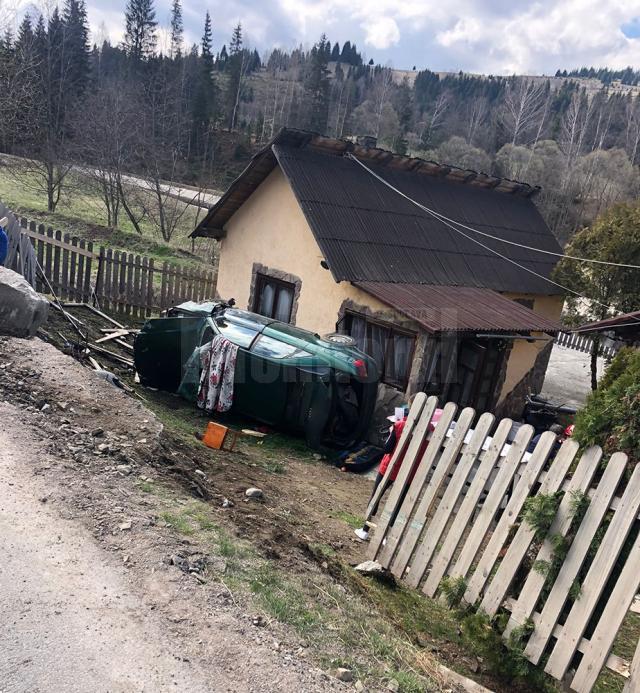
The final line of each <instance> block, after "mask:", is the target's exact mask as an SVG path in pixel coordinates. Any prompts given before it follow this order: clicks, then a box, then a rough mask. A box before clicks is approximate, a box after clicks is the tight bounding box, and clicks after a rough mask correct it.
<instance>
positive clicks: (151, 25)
mask: <svg viewBox="0 0 640 693" xmlns="http://www.w3.org/2000/svg"><path fill="white" fill-rule="evenodd" d="M124 17H125V36H124V49H125V51H126V52H127V54H128V55H129V57H130V58H131V60H132V62H133V63H134V64H135V63H139V62H141V61H142V60H145V59H147V58H150V57H151V56H152V55H153V52H154V50H155V47H156V26H157V22H156V11H155V9H154V6H153V0H128V2H127V6H126V8H125V12H124Z"/></svg>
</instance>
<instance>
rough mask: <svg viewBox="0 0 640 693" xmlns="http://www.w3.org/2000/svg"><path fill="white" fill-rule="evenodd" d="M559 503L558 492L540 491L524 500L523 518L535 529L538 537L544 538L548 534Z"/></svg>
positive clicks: (539, 538)
mask: <svg viewBox="0 0 640 693" xmlns="http://www.w3.org/2000/svg"><path fill="white" fill-rule="evenodd" d="M559 505H560V494H558V493H551V494H545V493H539V494H538V495H537V496H532V497H531V498H527V500H526V501H525V502H524V508H523V512H522V519H523V520H524V521H525V522H526V523H527V524H528V525H529V527H531V529H533V530H534V531H535V533H536V539H538V540H542V539H544V538H545V537H546V536H547V532H548V531H549V527H551V523H552V522H553V518H554V517H555V516H556V513H557V512H558V506H559Z"/></svg>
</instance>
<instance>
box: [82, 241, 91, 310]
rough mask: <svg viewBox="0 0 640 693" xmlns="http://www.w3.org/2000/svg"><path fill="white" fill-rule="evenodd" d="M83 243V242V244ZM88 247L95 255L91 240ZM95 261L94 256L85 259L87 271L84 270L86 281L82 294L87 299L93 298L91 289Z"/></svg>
mask: <svg viewBox="0 0 640 693" xmlns="http://www.w3.org/2000/svg"><path fill="white" fill-rule="evenodd" d="M81 245H82V244H81ZM87 249H88V250H89V251H90V252H91V253H92V255H93V242H92V241H89V242H88V243H87ZM92 263H93V257H87V259H86V261H85V268H84V269H85V272H84V283H83V285H82V296H83V298H84V300H85V301H91V300H92V299H93V296H92V295H91V294H92V291H91V267H92Z"/></svg>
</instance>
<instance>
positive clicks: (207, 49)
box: [201, 10, 213, 72]
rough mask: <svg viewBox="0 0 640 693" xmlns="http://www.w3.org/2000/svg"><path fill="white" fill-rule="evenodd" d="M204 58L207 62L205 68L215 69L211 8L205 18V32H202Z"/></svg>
mask: <svg viewBox="0 0 640 693" xmlns="http://www.w3.org/2000/svg"><path fill="white" fill-rule="evenodd" d="M201 47H202V59H203V61H204V64H205V69H208V70H209V72H211V71H212V70H213V31H212V29H211V15H210V14H209V10H207V14H206V15H205V18H204V32H203V34H202V43H201Z"/></svg>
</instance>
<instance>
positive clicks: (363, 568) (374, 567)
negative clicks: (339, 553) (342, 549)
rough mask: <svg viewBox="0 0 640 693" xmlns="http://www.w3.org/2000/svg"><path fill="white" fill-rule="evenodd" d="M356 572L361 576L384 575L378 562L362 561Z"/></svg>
mask: <svg viewBox="0 0 640 693" xmlns="http://www.w3.org/2000/svg"><path fill="white" fill-rule="evenodd" d="M356 570H357V571H358V572H359V573H362V575H382V574H383V573H384V568H383V567H382V566H381V565H380V563H378V561H364V563H360V565H357V566H356Z"/></svg>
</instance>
